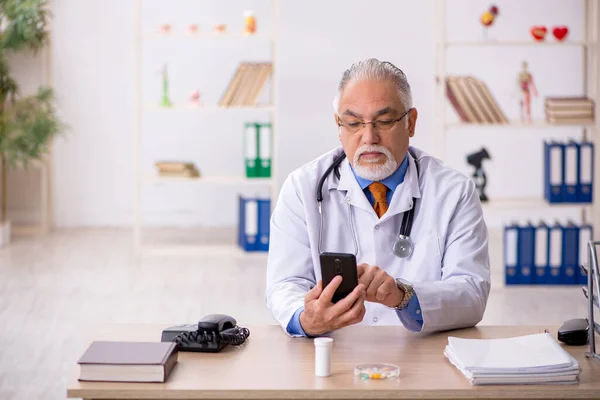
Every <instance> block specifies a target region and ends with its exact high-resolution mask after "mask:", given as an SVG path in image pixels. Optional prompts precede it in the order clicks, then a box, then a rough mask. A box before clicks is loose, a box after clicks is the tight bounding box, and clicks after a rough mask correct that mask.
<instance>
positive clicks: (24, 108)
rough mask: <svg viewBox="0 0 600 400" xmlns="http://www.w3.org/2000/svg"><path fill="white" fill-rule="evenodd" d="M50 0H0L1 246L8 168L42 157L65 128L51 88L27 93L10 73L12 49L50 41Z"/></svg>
mask: <svg viewBox="0 0 600 400" xmlns="http://www.w3.org/2000/svg"><path fill="white" fill-rule="evenodd" d="M47 23H48V9H47V0H0V169H1V176H0V185H1V186H0V189H1V190H2V197H1V198H0V209H1V212H0V247H2V246H5V245H6V244H8V242H9V241H10V222H9V221H8V218H7V215H6V207H7V205H6V201H7V184H6V180H7V172H8V168H11V167H17V166H24V167H27V165H28V163H29V162H30V161H33V160H41V159H42V158H43V157H44V155H45V154H47V152H48V149H49V146H50V144H51V141H52V138H53V137H54V136H56V135H57V134H59V133H60V132H61V131H62V130H63V129H64V126H63V124H62V122H61V121H60V120H59V118H58V116H57V114H56V112H55V110H54V106H53V103H54V94H53V91H52V89H50V88H44V87H42V88H39V89H38V92H37V93H36V94H34V95H31V96H22V95H21V93H20V92H19V87H18V85H17V82H16V81H15V80H14V79H13V77H11V75H10V68H9V65H8V57H9V56H10V54H11V53H14V52H20V51H29V52H32V53H33V54H35V53H37V52H38V51H39V50H40V49H42V48H43V47H44V46H45V45H46V44H47V39H48V31H47Z"/></svg>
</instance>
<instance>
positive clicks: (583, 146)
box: [578, 142, 594, 203]
mask: <svg viewBox="0 0 600 400" xmlns="http://www.w3.org/2000/svg"><path fill="white" fill-rule="evenodd" d="M578 164H579V165H578V166H579V174H578V178H579V179H578V186H579V196H578V201H579V202H580V203H591V202H592V201H593V193H594V190H593V182H594V143H592V142H582V143H580V144H579V159H578Z"/></svg>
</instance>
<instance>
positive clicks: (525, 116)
mask: <svg viewBox="0 0 600 400" xmlns="http://www.w3.org/2000/svg"><path fill="white" fill-rule="evenodd" d="M522 66H523V68H522V69H521V72H520V73H519V89H520V90H521V100H520V105H521V122H525V121H527V122H529V123H531V92H533V95H534V96H535V97H538V92H537V88H536V87H535V84H534V83H533V75H531V73H529V71H528V70H527V61H523V64H522Z"/></svg>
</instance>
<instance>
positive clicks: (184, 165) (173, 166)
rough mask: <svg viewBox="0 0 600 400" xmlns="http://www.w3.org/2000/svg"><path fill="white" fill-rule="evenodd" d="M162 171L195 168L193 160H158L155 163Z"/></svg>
mask: <svg viewBox="0 0 600 400" xmlns="http://www.w3.org/2000/svg"><path fill="white" fill-rule="evenodd" d="M154 165H155V166H156V168H158V169H159V170H160V171H178V172H180V171H186V170H189V169H194V168H195V166H194V163H192V162H178V161H158V162H156V163H155V164H154Z"/></svg>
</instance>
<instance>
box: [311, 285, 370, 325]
mask: <svg viewBox="0 0 600 400" xmlns="http://www.w3.org/2000/svg"><path fill="white" fill-rule="evenodd" d="M341 283H342V277H341V276H340V275H337V276H336V277H335V278H333V280H332V281H331V282H330V283H329V285H327V287H325V289H323V281H319V282H318V283H317V285H316V286H315V287H314V288H312V289H311V290H310V291H309V292H308V293H306V296H305V297H304V311H302V312H301V313H300V325H302V329H303V330H304V332H305V333H306V334H307V335H311V336H316V335H322V334H323V333H326V332H330V331H333V330H336V329H340V328H343V327H345V326H348V325H354V324H357V323H359V322H360V321H362V319H363V317H364V316H365V297H366V291H365V285H363V284H359V285H358V286H356V287H355V288H354V290H353V291H352V292H351V293H350V294H349V295H347V296H346V297H345V298H343V299H341V300H339V301H338V302H337V303H335V304H334V303H332V302H331V299H332V298H333V295H334V294H335V291H336V289H337V288H338V287H339V286H340V284H341Z"/></svg>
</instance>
